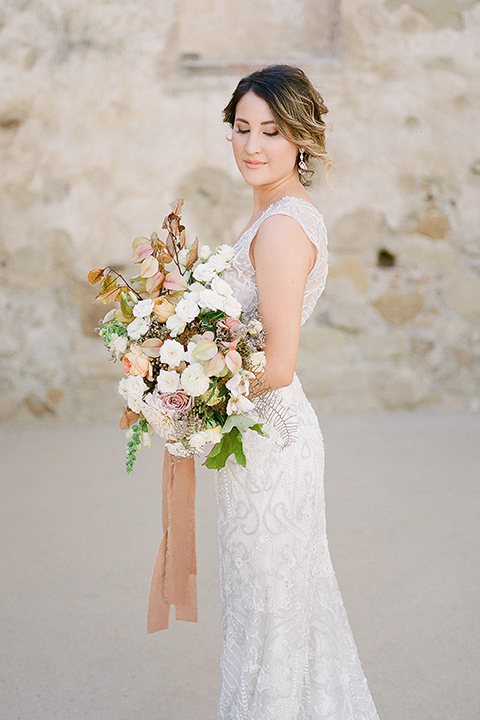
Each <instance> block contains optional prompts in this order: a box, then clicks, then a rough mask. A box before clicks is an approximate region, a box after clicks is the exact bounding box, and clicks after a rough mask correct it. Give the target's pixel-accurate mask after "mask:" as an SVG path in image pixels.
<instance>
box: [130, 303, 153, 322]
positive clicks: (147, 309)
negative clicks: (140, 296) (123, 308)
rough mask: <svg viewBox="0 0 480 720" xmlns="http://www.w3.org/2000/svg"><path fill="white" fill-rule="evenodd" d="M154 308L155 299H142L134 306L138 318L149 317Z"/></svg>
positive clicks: (134, 312)
mask: <svg viewBox="0 0 480 720" xmlns="http://www.w3.org/2000/svg"><path fill="white" fill-rule="evenodd" d="M152 310H153V300H140V302H138V303H137V304H136V305H134V306H133V314H134V315H135V317H137V318H143V317H149V316H150V315H151V313H152Z"/></svg>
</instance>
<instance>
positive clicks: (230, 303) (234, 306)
mask: <svg viewBox="0 0 480 720" xmlns="http://www.w3.org/2000/svg"><path fill="white" fill-rule="evenodd" d="M223 311H224V312H226V313H227V315H230V317H233V318H239V317H240V314H241V312H242V306H241V304H240V303H239V302H238V300H236V299H235V298H234V297H233V295H232V296H230V297H224V298H223Z"/></svg>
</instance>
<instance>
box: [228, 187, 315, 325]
mask: <svg viewBox="0 0 480 720" xmlns="http://www.w3.org/2000/svg"><path fill="white" fill-rule="evenodd" d="M270 215H288V216H289V217H292V218H293V219H294V220H296V221H297V222H298V223H299V224H300V225H301V227H302V228H303V230H304V232H305V234H306V235H307V237H308V238H309V240H310V241H311V242H312V243H313V244H314V245H315V247H316V248H317V257H316V260H315V265H314V266H313V268H312V270H311V271H310V273H309V275H308V278H307V285H306V288H305V295H304V298H303V308H302V325H303V323H304V322H305V321H306V320H308V318H309V317H310V315H311V314H312V311H313V308H314V307H315V304H316V302H317V300H318V298H319V297H320V295H321V293H322V292H323V289H324V287H325V281H326V279H327V272H328V263H327V231H326V228H325V223H324V220H323V215H321V213H319V212H318V210H317V208H316V207H315V206H314V205H312V203H310V202H308V201H306V200H303V199H302V198H297V197H292V196H289V195H287V196H285V197H283V198H282V199H281V200H278V201H277V202H275V203H273V204H272V205H270V206H269V207H268V208H267V209H266V210H265V211H264V212H263V213H262V215H261V216H260V217H259V218H258V219H257V220H256V221H255V222H254V223H253V224H252V225H251V226H250V227H249V228H248V229H247V230H246V231H245V232H244V233H243V234H242V235H241V236H240V237H239V239H238V240H237V242H236V243H235V246H234V247H235V250H236V255H235V258H234V260H233V262H232V265H231V268H230V270H228V271H227V272H226V273H224V277H225V279H226V280H227V281H228V282H229V283H230V284H231V285H232V286H233V288H234V292H235V297H236V298H237V299H238V300H239V302H240V303H241V304H242V309H243V311H244V312H246V313H248V314H249V313H251V312H253V311H254V310H255V309H256V307H257V284H256V279H255V269H254V267H253V266H252V263H251V261H250V256H249V251H250V244H251V242H252V240H253V238H254V237H255V235H256V234H257V232H258V229H259V227H260V225H261V224H262V222H263V221H264V220H265V219H266V218H267V217H270Z"/></svg>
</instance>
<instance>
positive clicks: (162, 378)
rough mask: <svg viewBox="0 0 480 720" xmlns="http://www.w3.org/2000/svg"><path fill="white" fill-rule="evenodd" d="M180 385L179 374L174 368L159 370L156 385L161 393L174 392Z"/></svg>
mask: <svg viewBox="0 0 480 720" xmlns="http://www.w3.org/2000/svg"><path fill="white" fill-rule="evenodd" d="M179 385H180V375H179V374H178V373H177V372H175V370H160V372H159V373H158V378H157V387H158V389H159V391H160V392H161V393H174V392H176V391H177V390H178V387H179Z"/></svg>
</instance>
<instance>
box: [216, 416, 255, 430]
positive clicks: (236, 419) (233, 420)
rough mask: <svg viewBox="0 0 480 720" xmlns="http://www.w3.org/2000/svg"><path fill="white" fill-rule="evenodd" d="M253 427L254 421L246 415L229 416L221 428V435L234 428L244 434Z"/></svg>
mask: <svg viewBox="0 0 480 720" xmlns="http://www.w3.org/2000/svg"><path fill="white" fill-rule="evenodd" d="M252 425H255V420H252V419H251V418H249V417H247V415H229V416H228V418H227V419H226V420H225V424H224V426H223V427H222V433H229V432H230V430H231V429H232V428H234V427H236V428H238V429H239V430H240V431H242V432H244V431H245V430H248V428H251V427H252Z"/></svg>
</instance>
